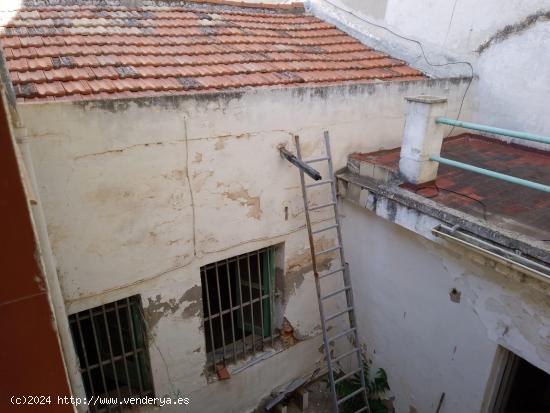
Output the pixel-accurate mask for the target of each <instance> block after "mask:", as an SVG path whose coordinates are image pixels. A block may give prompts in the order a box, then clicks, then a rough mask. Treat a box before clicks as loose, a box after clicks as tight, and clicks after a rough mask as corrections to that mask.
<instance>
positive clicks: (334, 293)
mask: <svg viewBox="0 0 550 413" xmlns="http://www.w3.org/2000/svg"><path fill="white" fill-rule="evenodd" d="M350 288H351V287H350V286H349V285H346V286H345V287H344V288H340V289H338V290H336V291H333V292H331V293H328V294H327V295H323V296H321V300H326V299H327V298H330V297H334V296H335V295H337V294H340V293H343V292H344V291H347V290H349V289H350Z"/></svg>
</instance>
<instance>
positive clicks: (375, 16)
mask: <svg viewBox="0 0 550 413" xmlns="http://www.w3.org/2000/svg"><path fill="white" fill-rule="evenodd" d="M330 2H332V3H334V4H336V5H340V6H342V7H343V8H345V9H347V10H349V11H351V12H353V13H355V14H356V15H358V16H359V17H363V18H364V19H366V20H368V21H370V22H374V23H376V24H379V25H382V26H385V27H387V28H389V29H390V30H392V31H394V32H396V33H397V34H400V35H403V36H405V37H409V38H411V39H414V40H418V41H420V42H422V44H423V45H424V49H425V51H426V55H427V56H428V59H429V60H430V61H431V63H436V64H438V63H445V62H448V61H456V60H466V61H469V62H470V63H471V64H472V65H473V66H474V71H475V74H476V76H477V79H476V81H475V82H474V84H473V87H472V88H471V90H470V91H469V93H468V96H467V99H468V100H469V101H470V102H471V105H472V107H473V108H474V109H475V111H474V113H473V114H472V116H471V117H467V116H465V115H464V114H463V116H461V118H462V119H464V120H471V121H474V122H479V123H483V124H489V125H494V126H499V127H504V128H511V129H517V130H522V131H528V132H532V133H539V134H545V135H550V119H549V118H548V116H547V115H546V110H545V107H547V106H548V103H549V102H550V100H549V98H548V96H549V94H550V71H549V70H547V68H548V65H549V64H550V20H549V19H548V18H546V19H541V20H540V21H539V22H538V23H535V24H532V25H528V27H526V28H525V29H524V30H521V31H519V32H518V33H514V34H510V35H507V36H504V37H503V38H502V39H501V40H500V41H498V42H495V43H494V44H492V45H491V46H489V47H488V48H486V49H485V50H484V51H482V52H477V49H478V48H479V46H480V45H482V44H483V43H484V42H486V41H487V40H489V39H490V38H491V37H492V36H493V35H494V34H495V33H497V32H499V31H500V30H502V29H504V28H505V27H506V26H508V25H511V26H514V25H517V24H518V23H520V22H522V21H524V20H525V19H526V18H527V17H528V16H530V15H533V14H535V13H538V12H541V13H543V12H546V13H549V12H550V3H549V2H548V1H547V0H510V1H507V2H505V3H503V2H502V1H499V0H484V1H481V2H480V1H476V0H429V1H414V0H387V1H382V2H380V1H378V0H361V1H358V0H330ZM309 4H310V7H311V9H312V11H313V13H314V14H317V15H319V16H322V17H324V18H328V19H330V20H332V21H333V22H334V23H336V24H338V25H339V26H340V27H341V28H342V29H344V30H347V31H353V32H361V33H364V35H365V37H364V38H363V40H364V41H365V42H366V43H370V44H372V45H373V46H375V47H378V48H380V49H382V50H386V51H389V52H391V53H392V54H394V55H398V56H400V57H402V58H404V59H405V60H407V61H408V62H412V63H413V65H415V66H416V67H419V68H422V69H424V70H426V71H427V72H429V73H434V74H435V75H437V74H438V73H439V72H440V70H442V69H444V70H466V71H468V70H469V69H468V67H467V66H465V65H456V66H446V67H444V68H438V67H431V66H430V65H428V64H426V61H425V59H424V57H423V56H422V55H421V53H420V49H419V47H418V45H417V44H415V43H413V42H410V41H406V40H404V39H401V38H399V37H397V36H395V35H394V34H392V33H390V32H388V31H386V30H383V29H381V28H379V27H375V26H373V25H371V24H368V23H365V22H364V21H362V20H360V19H358V18H355V17H353V16H352V15H351V14H349V13H346V12H344V11H341V10H338V9H337V8H334V7H333V6H331V5H330V4H329V3H328V2H327V1H326V0H310V1H309ZM453 10H454V12H453Z"/></svg>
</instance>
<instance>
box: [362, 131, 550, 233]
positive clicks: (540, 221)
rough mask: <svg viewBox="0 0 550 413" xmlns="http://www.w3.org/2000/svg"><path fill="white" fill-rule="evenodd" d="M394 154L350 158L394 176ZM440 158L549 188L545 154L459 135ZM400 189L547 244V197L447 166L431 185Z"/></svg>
mask: <svg viewBox="0 0 550 413" xmlns="http://www.w3.org/2000/svg"><path fill="white" fill-rule="evenodd" d="M399 152H400V149H399V148H397V149H392V150H388V151H378V152H373V153H368V154H353V155H352V156H353V157H354V158H356V159H360V160H363V161H368V162H371V163H375V164H378V165H382V166H385V167H390V168H391V169H393V170H395V171H397V170H398V169H399V167H398V164H399ZM441 156H442V157H444V158H449V159H453V160H456V161H460V162H464V163H468V164H471V165H475V166H478V167H481V168H485V169H491V170H493V171H497V172H501V173H504V174H507V175H512V176H516V177H518V178H523V179H527V180H530V181H534V182H539V183H542V184H545V185H550V153H548V152H543V151H539V150H535V149H529V148H526V147H523V146H519V145H514V144H507V143H505V142H502V141H498V140H495V139H491V138H486V137H483V136H479V135H473V134H463V135H460V136H456V137H452V138H447V139H445V140H444V141H443V147H442V151H441ZM403 187H404V188H406V189H408V190H410V191H413V192H416V193H417V194H418V195H422V196H425V197H426V198H431V199H432V200H434V201H436V202H440V203H441V204H443V205H446V206H449V207H452V208H454V209H457V210H459V211H462V212H466V213H468V214H471V215H474V216H476V217H478V218H481V219H484V218H487V219H488V220H489V221H491V222H495V220H497V221H498V222H502V224H503V225H504V226H506V227H507V228H509V229H513V230H516V231H518V232H520V233H526V232H528V233H533V234H534V233H536V234H537V236H539V235H540V236H544V234H547V235H548V236H546V237H544V239H550V195H548V194H547V193H544V192H540V191H536V190H534V189H529V188H525V187H522V186H519V185H515V184H511V183H508V182H504V181H501V180H499V179H494V178H490V177H487V176H484V175H480V174H476V173H473V172H467V171H464V170H462V169H458V168H453V167H450V166H446V165H439V171H438V176H437V180H436V181H435V184H434V183H428V184H424V185H421V186H418V187H414V186H412V185H407V184H405V185H403ZM451 191H452V192H451ZM484 210H485V211H484ZM533 230H535V231H533ZM539 238H540V237H539Z"/></svg>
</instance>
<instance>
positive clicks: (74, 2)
mask: <svg viewBox="0 0 550 413" xmlns="http://www.w3.org/2000/svg"><path fill="white" fill-rule="evenodd" d="M189 3H194V4H201V3H202V4H211V5H218V6H226V7H235V8H245V9H263V10H277V11H283V12H285V13H304V12H305V7H304V3H303V2H292V3H250V2H247V1H240V0H23V4H22V6H23V7H48V6H98V7H110V6H114V7H116V6H122V7H128V8H136V9H139V8H142V7H152V6H159V7H171V6H184V5H186V4H189Z"/></svg>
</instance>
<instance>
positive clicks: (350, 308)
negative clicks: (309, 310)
mask: <svg viewBox="0 0 550 413" xmlns="http://www.w3.org/2000/svg"><path fill="white" fill-rule="evenodd" d="M350 311H353V307H348V308H346V309H345V310H342V311H338V312H337V313H334V314H332V315H330V316H328V317H327V318H325V322H326V321H330V320H334V319H335V318H336V317H340V316H341V315H343V314H346V313H349V312H350Z"/></svg>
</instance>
